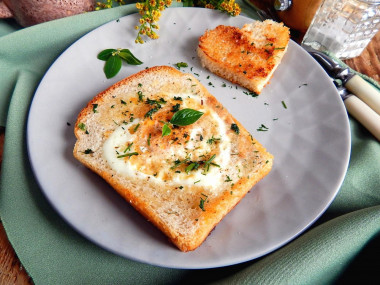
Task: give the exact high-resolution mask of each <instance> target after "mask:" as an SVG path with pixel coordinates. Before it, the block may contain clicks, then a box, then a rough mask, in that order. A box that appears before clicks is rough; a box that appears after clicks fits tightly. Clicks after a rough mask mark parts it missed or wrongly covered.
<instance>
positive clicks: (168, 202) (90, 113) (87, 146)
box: [73, 66, 273, 251]
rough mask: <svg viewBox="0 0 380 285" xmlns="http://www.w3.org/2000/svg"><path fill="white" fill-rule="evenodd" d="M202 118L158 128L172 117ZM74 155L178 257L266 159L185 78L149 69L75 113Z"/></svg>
mask: <svg viewBox="0 0 380 285" xmlns="http://www.w3.org/2000/svg"><path fill="white" fill-rule="evenodd" d="M183 109H191V110H196V111H198V112H202V113H203V115H202V116H201V117H200V118H199V119H198V120H197V121H196V122H194V123H192V124H190V125H186V126H176V125H170V124H168V125H169V126H170V128H171V133H170V134H168V135H164V136H163V131H162V130H163V127H164V125H165V124H167V122H169V121H170V120H171V118H172V117H173V115H174V114H175V113H176V112H179V111H180V110H183ZM75 136H76V138H77V141H76V143H75V147H74V151H73V153H74V156H75V157H76V158H77V159H78V160H79V161H80V162H81V163H83V164H84V165H85V166H87V167H88V168H89V169H91V170H92V171H94V172H95V173H97V174H98V175H100V176H101V177H103V178H104V179H105V180H106V181H107V182H108V183H109V184H110V185H111V186H112V187H113V188H114V189H115V190H116V191H117V192H118V193H119V194H120V195H121V196H122V197H123V198H124V199H125V200H126V201H128V202H129V203H130V204H131V205H132V206H133V207H134V208H135V209H136V210H137V211H139V212H140V213H141V214H142V215H144V216H145V217H146V218H147V219H148V220H149V221H150V222H152V223H153V224H154V225H155V226H156V227H158V228H159V229H160V230H161V231H162V232H163V233H164V234H166V235H167V236H168V238H169V239H170V241H172V242H173V243H174V244H175V245H176V246H177V247H178V248H179V249H180V250H181V251H190V250H194V249H195V248H197V247H198V246H199V245H201V244H202V242H203V241H204V240H205V239H206V238H207V236H208V235H209V233H210V232H211V231H212V229H213V228H214V227H215V226H216V225H217V224H218V223H219V222H220V221H221V220H222V218H223V217H224V216H225V215H226V214H227V213H228V212H229V211H230V210H231V209H232V208H233V207H234V206H235V205H236V204H237V203H238V202H239V201H240V200H241V199H242V198H243V197H244V196H245V195H246V194H247V192H248V191H249V190H250V189H251V188H252V187H253V185H255V184H256V183H257V182H258V181H259V180H261V179H262V178H263V177H264V176H265V175H267V174H268V173H269V171H270V170H271V167H272V163H273V156H272V155H271V154H270V153H268V152H267V151H266V150H265V148H264V147H263V146H262V145H261V144H260V143H259V142H257V141H256V140H255V139H254V138H253V137H252V136H251V135H250V134H249V133H248V132H247V130H246V129H245V128H244V127H243V126H242V125H241V124H240V123H239V122H238V121H237V120H236V119H235V118H234V117H233V116H232V115H231V114H229V112H228V111H227V110H226V109H225V108H224V107H223V106H222V105H221V104H220V103H219V102H218V101H217V100H216V98H215V97H213V96H212V95H211V94H210V93H209V92H208V91H207V89H206V88H205V87H204V86H202V85H201V84H200V82H199V81H198V80H197V79H196V78H195V77H193V76H192V75H190V74H185V73H182V72H180V71H178V70H176V69H174V68H172V67H168V66H157V67H152V68H149V69H146V70H143V71H141V72H139V73H137V74H134V75H132V76H130V77H127V78H125V79H123V80H122V81H120V82H118V83H116V84H115V85H113V86H111V87H110V88H108V89H107V90H105V91H104V92H102V93H100V94H98V95H97V96H96V97H95V98H94V99H92V100H91V101H90V102H89V103H88V104H87V106H86V107H85V108H84V109H83V110H82V111H81V112H80V114H79V116H78V118H77V122H76V125H75Z"/></svg>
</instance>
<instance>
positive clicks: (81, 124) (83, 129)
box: [78, 123, 86, 131]
mask: <svg viewBox="0 0 380 285" xmlns="http://www.w3.org/2000/svg"><path fill="white" fill-rule="evenodd" d="M78 128H80V129H81V130H82V131H85V130H86V125H85V124H83V123H79V124H78Z"/></svg>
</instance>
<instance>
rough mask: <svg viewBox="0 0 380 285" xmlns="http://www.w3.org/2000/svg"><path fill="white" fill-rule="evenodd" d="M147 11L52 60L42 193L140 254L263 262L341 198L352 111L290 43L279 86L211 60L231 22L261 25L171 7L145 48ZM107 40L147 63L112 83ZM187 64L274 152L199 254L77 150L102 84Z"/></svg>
mask: <svg viewBox="0 0 380 285" xmlns="http://www.w3.org/2000/svg"><path fill="white" fill-rule="evenodd" d="M138 19H139V15H138V14H134V15H130V16H126V17H123V18H121V19H119V20H117V21H113V22H110V23H108V24H106V25H103V26H101V27H99V28H97V29H95V30H94V31H92V32H91V33H89V34H87V35H85V36H84V37H82V38H81V39H79V40H78V41H77V42H76V43H74V44H73V45H72V46H70V47H69V48H68V49H67V50H66V51H65V52H64V53H63V54H62V55H61V56H60V57H59V58H58V59H57V60H56V61H55V62H54V64H53V65H52V66H51V68H50V69H49V70H48V72H47V73H46V75H45V77H44V78H43V80H42V82H41V83H40V86H39V87H38V89H37V91H36V94H35V97H34V100H33V102H32V106H31V109H30V114H29V120H28V129H27V143H28V151H29V156H30V161H31V164H32V167H33V171H34V173H35V176H36V178H37V180H38V182H39V184H40V186H41V189H42V191H43V192H44V194H45V195H46V197H47V198H48V200H49V201H50V202H51V204H52V205H53V206H54V208H55V209H56V210H57V211H58V212H59V213H60V214H61V215H62V217H63V218H64V219H65V220H66V221H68V223H70V224H71V225H72V226H73V227H74V228H75V229H76V230H77V231H79V232H80V233H82V234H83V235H84V236H86V237H87V238H88V239H90V240H91V241H93V242H95V243H96V244H98V245H99V246H101V247H103V248H106V249H108V250H110V251H112V252H114V253H116V254H119V255H121V256H124V257H126V258H129V259H133V260H137V261H141V262H145V263H150V264H154V265H159V266H165V267H173V268H211V267H220V266H226V265H231V264H236V263H240V262H244V261H247V260H251V259H254V258H257V257H260V256H263V255H265V254H267V253H270V252H272V251H273V250H275V249H277V248H279V247H281V246H283V245H284V244H286V243H287V242H289V241H290V240H292V239H294V238H295V237H296V236H297V235H299V234H300V233H301V232H302V231H304V230H305V229H306V228H307V227H308V226H310V225H311V224H312V223H313V222H314V221H315V220H316V219H317V218H318V217H319V216H320V215H321V214H322V213H323V212H324V211H325V210H326V208H327V207H328V205H329V204H330V203H331V201H332V200H333V199H334V197H335V195H336V194H337V192H338V190H339V187H340V185H341V183H342V181H343V178H344V175H345V173H346V170H347V166H348V160H349V150H350V133H349V125H348V118H347V113H346V111H345V109H344V105H343V103H342V100H341V99H340V97H339V95H338V93H337V91H336V90H335V87H334V85H333V84H332V82H331V81H330V79H329V78H328V77H327V75H326V74H325V73H324V71H323V70H322V69H321V68H320V67H319V65H318V64H317V63H316V62H315V61H314V60H313V59H312V58H311V57H310V56H309V55H308V54H307V53H306V52H305V51H304V50H303V49H302V48H301V47H299V46H298V45H296V44H295V43H294V42H290V45H289V49H288V51H287V53H286V55H285V57H284V58H283V61H282V63H281V65H280V66H279V67H278V69H277V70H276V72H275V74H274V76H273V78H272V79H271V81H270V84H269V85H268V86H267V87H265V89H264V91H263V92H262V93H261V94H260V96H258V97H254V96H251V95H250V94H249V92H247V90H245V89H243V88H240V87H239V86H236V85H234V84H231V83H229V82H228V81H226V80H224V79H221V78H219V77H217V76H215V75H213V74H211V73H210V72H208V71H207V70H205V69H204V68H202V67H201V65H200V62H199V59H198V57H197V55H196V48H197V43H198V38H199V36H201V35H202V34H203V33H204V32H205V31H206V29H212V28H215V27H216V26H217V25H219V24H224V25H234V26H239V27H241V26H242V25H243V24H244V23H247V22H251V21H252V20H251V19H249V18H245V17H243V16H239V17H235V18H234V17H229V16H227V15H225V14H222V13H220V12H218V11H213V10H209V9H199V8H171V9H167V10H166V11H165V12H164V13H163V16H162V18H161V20H160V22H159V24H160V30H159V34H160V38H159V39H158V40H154V41H153V40H151V41H147V42H146V43H145V44H143V45H139V44H135V43H134V40H135V37H136V30H134V28H133V27H134V26H135V25H136V23H138ZM106 48H129V49H130V50H131V51H132V53H134V55H135V56H136V57H137V58H139V59H140V60H142V61H143V62H144V64H143V65H140V66H128V65H124V66H123V67H122V69H121V71H120V73H119V74H118V75H117V76H116V77H115V78H113V79H109V80H107V79H106V78H105V75H104V73H103V65H104V62H103V61H100V60H98V59H97V58H96V56H97V54H98V53H99V52H100V51H101V50H103V49H106ZM177 62H186V63H187V64H188V67H187V68H181V70H182V71H184V72H188V73H191V74H193V75H195V76H196V77H198V78H199V80H200V81H201V83H203V84H204V85H205V86H206V87H207V88H208V89H209V91H210V92H211V94H213V95H214V96H215V97H216V98H217V99H218V100H219V101H220V102H221V103H222V104H223V105H224V106H225V107H226V108H227V109H228V110H229V111H230V112H231V113H232V115H233V116H234V117H235V118H236V119H238V120H239V121H240V122H241V123H242V124H243V125H244V126H245V127H246V128H247V130H248V131H250V132H251V134H252V135H253V136H254V137H256V138H257V139H258V140H259V141H260V142H261V143H262V144H263V145H264V146H265V147H266V148H267V149H268V151H269V152H271V153H272V154H273V155H274V157H275V160H274V167H273V169H272V171H271V172H270V174H269V175H268V176H267V177H265V178H264V180H262V181H261V182H260V183H258V184H257V185H256V186H255V187H254V188H253V189H252V190H251V191H250V193H249V194H248V195H247V196H246V197H245V198H244V199H243V200H242V201H241V203H240V204H239V205H238V206H237V207H235V208H234V209H233V210H232V211H231V212H230V213H229V214H228V215H227V216H226V217H225V218H224V219H223V220H222V221H221V222H220V223H219V224H218V226H217V227H216V229H215V230H214V231H213V232H212V233H211V235H210V236H209V237H208V238H207V240H206V241H205V242H204V243H203V244H202V245H201V246H200V247H199V248H198V249H196V250H195V251H192V252H188V253H183V252H180V251H179V250H178V249H177V248H175V247H174V246H173V245H172V244H171V243H170V242H169V241H168V240H167V238H166V237H165V236H164V235H163V234H162V233H161V232H160V231H159V230H157V229H156V228H155V227H154V226H152V225H151V224H150V223H149V222H148V221H146V220H145V219H144V218H143V217H142V216H141V215H140V214H139V213H137V212H136V211H135V210H134V209H133V208H132V207H131V206H130V205H129V204H128V203H127V202H125V201H124V200H123V199H122V198H121V197H119V196H118V194H116V192H115V191H114V190H113V189H111V187H110V186H108V184H106V183H105V182H104V181H103V180H102V179H101V178H100V177H98V176H97V175H95V174H94V173H92V172H91V171H89V170H88V169H86V168H85V167H84V166H82V165H81V164H80V163H79V162H77V161H76V160H75V159H74V157H73V155H72V150H73V146H74V143H75V137H74V134H73V128H74V124H75V121H76V117H77V115H78V114H79V112H80V110H81V109H82V108H83V107H84V106H85V105H86V103H87V102H88V101H89V100H90V99H91V98H93V97H94V96H95V95H96V94H97V93H98V92H100V91H102V90H104V89H106V88H107V87H109V86H110V85H112V84H113V83H115V82H117V81H118V80H120V79H122V78H124V77H126V76H129V75H131V74H134V73H136V72H138V71H140V70H142V69H144V68H146V67H152V66H155V65H169V66H173V65H174V64H175V63H177Z"/></svg>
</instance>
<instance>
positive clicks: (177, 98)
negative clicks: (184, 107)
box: [174, 96, 182, 101]
mask: <svg viewBox="0 0 380 285" xmlns="http://www.w3.org/2000/svg"><path fill="white" fill-rule="evenodd" d="M174 100H177V101H182V97H179V96H178V97H176V96H174Z"/></svg>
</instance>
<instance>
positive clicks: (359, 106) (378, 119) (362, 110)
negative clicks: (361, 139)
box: [344, 95, 380, 141]
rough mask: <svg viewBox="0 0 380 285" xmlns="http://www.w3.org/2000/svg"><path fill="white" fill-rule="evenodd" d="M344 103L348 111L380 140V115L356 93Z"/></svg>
mask: <svg viewBox="0 0 380 285" xmlns="http://www.w3.org/2000/svg"><path fill="white" fill-rule="evenodd" d="M344 105H345V106H346V109H347V111H348V113H349V114H350V115H351V116H352V117H354V118H355V119H356V120H358V121H359V122H360V123H361V124H362V125H363V126H364V127H365V128H366V129H367V130H368V131H370V132H371V133H372V134H373V135H374V136H375V137H376V138H377V139H378V140H379V141H380V115H379V114H377V113H376V112H375V111H374V110H372V109H371V108H370V107H369V106H368V105H367V104H366V103H364V102H363V101H362V100H360V99H359V98H358V97H356V96H354V95H351V96H350V97H348V98H347V99H346V100H344Z"/></svg>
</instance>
